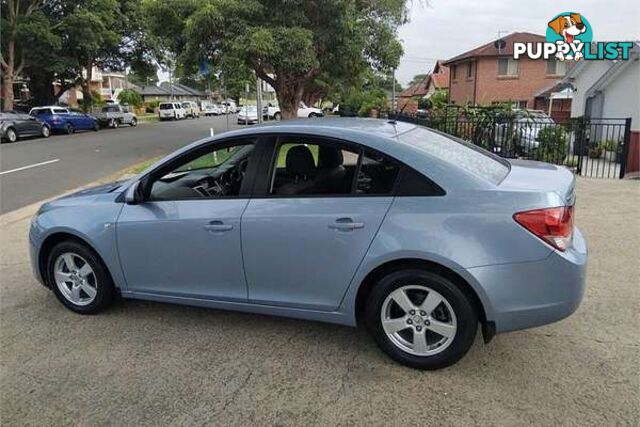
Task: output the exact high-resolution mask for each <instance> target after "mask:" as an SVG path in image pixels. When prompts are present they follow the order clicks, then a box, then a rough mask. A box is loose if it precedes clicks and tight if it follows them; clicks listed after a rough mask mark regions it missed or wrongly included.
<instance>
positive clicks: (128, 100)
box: [118, 89, 143, 107]
mask: <svg viewBox="0 0 640 427" xmlns="http://www.w3.org/2000/svg"><path fill="white" fill-rule="evenodd" d="M118 101H120V103H121V104H129V105H133V106H134V107H139V106H141V105H142V103H143V100H142V96H140V94H139V93H138V92H136V91H135V90H132V89H124V90H123V91H121V92H120V93H119V94H118Z"/></svg>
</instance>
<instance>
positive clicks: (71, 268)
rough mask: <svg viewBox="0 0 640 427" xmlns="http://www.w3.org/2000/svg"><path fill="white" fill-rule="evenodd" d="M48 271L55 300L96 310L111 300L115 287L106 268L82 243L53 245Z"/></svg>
mask: <svg viewBox="0 0 640 427" xmlns="http://www.w3.org/2000/svg"><path fill="white" fill-rule="evenodd" d="M47 274H48V278H49V283H50V284H51V289H52V290H53V292H54V293H55V295H56V297H57V298H58V300H60V302H61V303H62V304H63V305H64V306H65V307H67V308H68V309H69V310H72V311H75V312H76V313H81V314H94V313H98V312H99V311H101V310H103V309H105V308H106V307H108V306H109V305H110V304H111V303H112V302H113V299H114V296H115V287H114V285H113V281H112V280H111V276H110V275H109V272H108V271H107V268H106V267H105V266H104V264H103V263H102V261H101V260H100V258H99V257H98V255H97V254H96V253H95V252H94V251H93V250H91V249H90V248H88V247H87V246H85V245H84V244H82V243H79V242H76V241H63V242H60V243H58V244H57V245H56V246H54V248H53V249H52V250H51V253H50V254H49V258H48V262H47Z"/></svg>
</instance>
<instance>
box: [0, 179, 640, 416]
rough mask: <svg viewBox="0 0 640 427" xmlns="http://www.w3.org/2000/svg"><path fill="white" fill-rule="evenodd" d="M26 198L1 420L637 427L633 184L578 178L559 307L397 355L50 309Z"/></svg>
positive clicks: (5, 327)
mask: <svg viewBox="0 0 640 427" xmlns="http://www.w3.org/2000/svg"><path fill="white" fill-rule="evenodd" d="M32 212H33V208H24V209H21V210H18V211H14V212H12V213H10V214H8V215H5V216H4V217H0V227H1V228H0V230H1V231H2V246H1V247H2V257H1V269H0V274H1V276H0V277H1V281H2V283H1V287H0V291H1V292H0V321H1V325H0V326H1V330H0V343H1V345H0V359H1V369H2V370H1V386H0V396H1V397H0V399H1V401H0V402H1V405H2V407H1V408H0V413H1V417H2V418H1V421H2V424H3V425H60V424H80V425H169V424H171V425H193V424H195V425H204V424H216V425H239V424H244V425H272V424H275V425H292V426H299V425H335V424H341V425H347V424H355V425H364V424H368V425H401V424H411V425H457V426H460V425H526V424H537V425H560V424H561V425H576V426H578V425H579V426H584V425H637V422H638V413H640V375H639V366H640V332H639V331H640V308H639V307H640V267H639V264H640V259H639V258H638V257H639V254H640V244H639V242H640V219H639V218H640V183H639V182H628V181H627V182H622V181H617V180H584V179H581V180H579V182H578V206H577V221H578V224H579V226H580V227H581V228H582V229H583V231H584V233H585V235H586V236H587V239H588V240H589V246H590V264H589V272H588V290H587V293H586V296H585V299H584V301H583V303H582V306H581V307H580V309H579V310H578V311H577V312H576V313H575V314H574V315H573V316H572V317H570V318H569V319H566V320H565V321H562V322H560V323H556V324H553V325H549V326H546V327H542V328H538V329H533V330H528V331H522V332H515V333H511V334H507V335H501V336H498V337H496V339H495V340H494V341H493V342H492V343H491V344H489V345H487V346H485V345H483V344H482V342H481V339H480V337H478V339H477V340H476V344H475V345H474V347H473V348H472V350H471V352H470V353H469V354H468V355H467V357H466V358H464V359H463V360H462V361H461V362H460V363H458V364H457V365H455V366H453V367H451V368H448V369H446V370H442V371H437V372H420V371H415V370H412V369H408V368H404V367H402V366H399V365H397V364H395V363H393V362H392V361H390V360H389V359H388V358H387V357H385V355H384V354H382V353H381V352H380V351H379V350H378V349H377V348H376V346H375V345H374V343H373V341H372V340H370V339H369V337H368V336H367V334H366V333H365V332H364V331H363V330H357V329H350V328H346V327H338V326H333V325H325V324H319V323H312V322H304V321H297V320H288V319H279V318H271V317H263V316H256V315H247V314H237V313H228V312H222V311H214V310H204V309H197V308H189V307H181V306H172V305H163V304H157V303H144V302H131V301H122V302H120V303H118V304H117V305H116V306H115V307H114V308H112V309H110V310H109V311H108V312H106V313H104V314H102V315H97V316H79V315H76V314H73V313H71V312H69V311H67V310H66V309H64V308H63V307H62V305H61V304H59V303H58V302H57V301H56V299H55V298H54V296H53V295H52V294H51V293H50V292H49V291H47V290H46V289H44V288H43V287H41V286H40V285H38V284H37V283H36V282H35V280H34V279H33V278H32V276H31V272H30V269H29V265H28V260H27V247H26V233H27V228H28V225H29V215H30V214H31V213H32Z"/></svg>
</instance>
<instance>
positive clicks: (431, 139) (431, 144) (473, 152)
mask: <svg viewBox="0 0 640 427" xmlns="http://www.w3.org/2000/svg"><path fill="white" fill-rule="evenodd" d="M398 139H399V140H400V141H401V142H404V143H406V144H409V145H412V146H414V147H416V148H418V149H419V150H422V151H424V152H426V153H428V154H429V155H431V156H434V157H437V158H439V159H441V160H444V161H445V162H448V163H451V164H452V165H454V166H458V167H460V168H462V169H465V170H466V171H468V172H471V173H473V174H475V175H478V176H480V177H481V178H484V179H486V180H487V181H490V182H492V183H494V184H499V183H500V182H501V181H502V180H503V179H504V177H505V176H507V174H508V173H509V163H508V162H507V161H506V160H503V159H501V158H500V157H498V156H495V155H493V154H491V153H489V152H488V151H486V150H483V149H482V148H480V147H477V146H475V145H473V144H469V143H467V142H464V141H462V140H459V139H453V138H450V137H447V136H444V135H441V134H439V133H436V132H432V131H430V130H428V129H424V128H419V127H417V128H414V129H412V130H410V131H408V132H405V133H403V134H400V136H398Z"/></svg>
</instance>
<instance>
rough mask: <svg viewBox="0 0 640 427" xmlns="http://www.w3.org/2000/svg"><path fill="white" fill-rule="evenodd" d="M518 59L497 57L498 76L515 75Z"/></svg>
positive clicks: (516, 73)
mask: <svg viewBox="0 0 640 427" xmlns="http://www.w3.org/2000/svg"><path fill="white" fill-rule="evenodd" d="M517 75H518V61H516V60H515V59H513V58H500V59H498V76H517Z"/></svg>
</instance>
